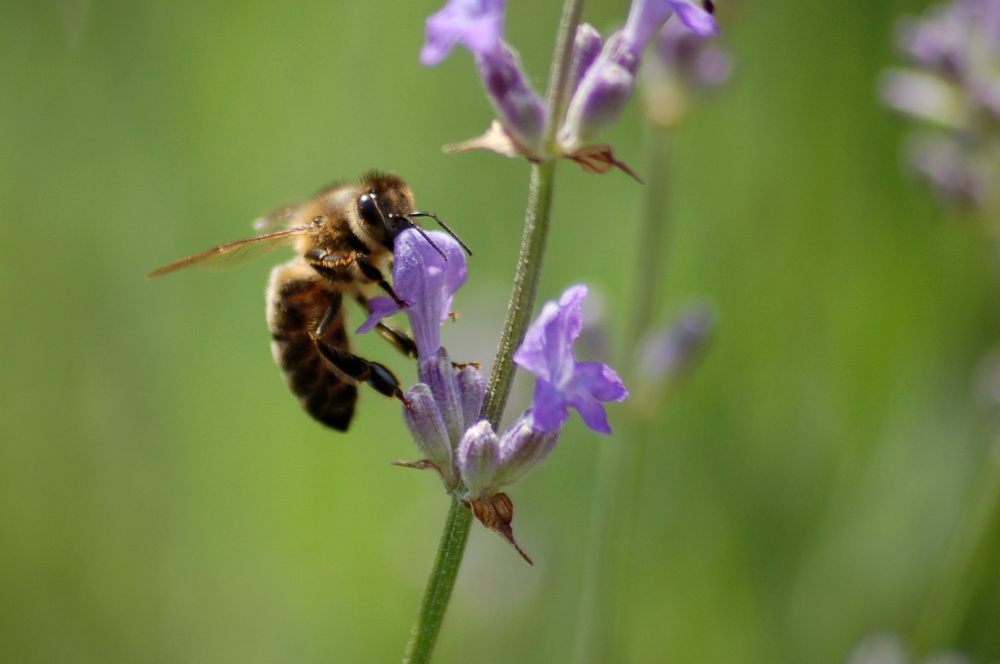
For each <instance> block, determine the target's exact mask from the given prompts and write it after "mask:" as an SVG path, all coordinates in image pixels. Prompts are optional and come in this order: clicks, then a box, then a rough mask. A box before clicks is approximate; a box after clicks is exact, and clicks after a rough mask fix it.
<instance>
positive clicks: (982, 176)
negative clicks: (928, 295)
mask: <svg viewBox="0 0 1000 664" xmlns="http://www.w3.org/2000/svg"><path fill="white" fill-rule="evenodd" d="M897 43H898V46H899V48H900V50H901V51H902V54H903V56H904V57H905V58H906V59H907V60H908V64H909V65H910V66H909V67H906V68H902V67H899V68H893V69H890V70H888V71H887V72H885V73H884V74H883V76H882V78H881V80H880V82H879V88H880V90H879V92H880V94H881V97H882V100H883V102H884V103H885V104H886V105H888V106H890V107H891V108H893V109H894V110H896V111H898V112H900V113H901V114H902V115H904V116H906V117H908V118H909V119H910V120H911V121H913V122H914V126H915V130H914V132H913V134H912V135H911V137H910V138H909V139H908V149H907V150H906V159H907V162H908V165H909V167H910V168H911V169H912V170H913V171H915V172H916V174H917V175H918V176H920V177H921V178H923V179H926V180H927V181H928V182H929V184H930V185H931V187H932V189H933V190H934V192H935V193H936V194H938V195H939V196H940V197H941V198H943V199H944V201H945V202H948V203H957V204H960V205H964V206H968V207H970V208H971V209H972V210H973V211H975V210H976V209H978V210H979V211H981V212H985V213H987V214H991V212H990V211H991V210H994V209H995V207H996V205H997V201H998V200H1000V196H998V194H997V193H996V192H997V186H996V181H997V180H996V178H997V173H996V167H995V164H997V163H998V162H1000V148H998V147H997V146H998V145H1000V129H998V128H1000V0H952V1H951V2H945V3H942V4H939V5H937V6H934V7H931V8H930V9H928V10H927V12H926V13H925V14H924V15H923V16H921V17H919V18H915V17H906V18H904V19H902V20H901V21H900V22H899V27H898V30H897Z"/></svg>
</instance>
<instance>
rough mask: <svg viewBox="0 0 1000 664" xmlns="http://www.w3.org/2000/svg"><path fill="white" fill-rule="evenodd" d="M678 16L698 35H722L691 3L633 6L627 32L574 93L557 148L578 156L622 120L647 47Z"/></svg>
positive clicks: (654, 0) (650, 1)
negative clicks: (590, 142) (597, 137)
mask: <svg viewBox="0 0 1000 664" xmlns="http://www.w3.org/2000/svg"><path fill="white" fill-rule="evenodd" d="M707 7H711V5H710V4H708V5H707ZM675 12H676V14H677V17H678V18H679V19H680V21H681V22H682V23H683V24H684V26H686V28H687V29H688V30H689V31H691V32H692V33H694V34H696V35H699V36H702V37H706V36H709V35H713V34H715V33H717V32H718V30H719V29H718V25H717V24H716V23H715V19H714V18H712V14H711V12H710V11H709V9H704V8H702V7H700V6H698V5H695V4H692V3H690V2H685V1H683V0H635V1H634V2H633V3H632V7H631V9H630V10H629V15H628V19H627V20H626V21H625V27H624V28H622V29H621V30H620V31H618V32H616V33H614V34H613V35H611V37H609V38H608V41H607V42H606V43H605V44H604V48H603V50H602V51H601V54H600V56H598V58H597V61H596V62H595V63H594V64H593V65H592V66H591V67H590V68H589V70H588V71H587V73H586V75H585V76H584V77H583V79H582V80H581V81H580V84H579V85H578V86H577V88H576V91H575V92H574V93H573V97H572V99H571V100H570V104H569V108H568V109H567V111H566V118H565V121H564V122H563V124H562V126H561V127H560V129H559V136H558V140H559V145H560V147H561V148H562V149H563V151H564V152H567V153H572V152H574V151H576V150H577V149H579V148H580V147H581V146H582V145H583V144H584V143H585V142H586V141H587V140H589V139H590V138H591V137H592V136H594V135H595V134H597V133H598V132H599V131H601V130H602V129H604V128H606V127H607V126H608V125H610V124H612V123H613V122H614V121H615V120H616V119H617V118H618V116H619V115H620V114H621V111H622V109H623V108H624V107H625V103H626V102H627V101H628V99H629V97H630V96H631V94H632V88H633V84H634V82H635V73H636V70H638V68H639V63H640V61H641V60H642V53H643V51H644V50H645V48H646V45H647V44H648V43H649V42H650V41H651V40H652V38H653V36H654V35H655V34H656V33H657V31H659V30H660V28H661V27H663V25H664V23H665V22H666V21H667V19H668V18H670V17H671V16H672V15H673V14H674V13H675Z"/></svg>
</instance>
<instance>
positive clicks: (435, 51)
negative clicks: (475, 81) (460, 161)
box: [420, 0, 545, 151]
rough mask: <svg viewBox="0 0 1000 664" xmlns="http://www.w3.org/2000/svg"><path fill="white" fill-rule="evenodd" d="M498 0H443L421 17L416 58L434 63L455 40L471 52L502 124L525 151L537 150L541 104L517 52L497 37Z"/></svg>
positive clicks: (542, 116)
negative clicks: (422, 25)
mask: <svg viewBox="0 0 1000 664" xmlns="http://www.w3.org/2000/svg"><path fill="white" fill-rule="evenodd" d="M503 12H504V4H503V1H502V0H449V2H448V4H447V5H445V7H444V8H443V9H442V10H441V11H439V12H437V13H436V14H434V15H433V16H431V17H430V18H429V19H427V33H426V34H427V41H426V42H425V44H424V47H423V49H422V50H421V52H420V61H421V62H422V63H423V64H425V65H436V64H438V63H439V62H441V61H442V60H444V59H445V58H446V57H447V56H448V54H449V53H451V49H452V48H453V47H454V45H455V44H456V43H459V44H462V45H463V46H465V47H466V48H467V49H469V51H470V52H471V53H472V55H473V57H474V58H475V61H476V68H477V69H478V70H479V77H480V79H481V80H482V82H483V87H485V88H486V94H487V96H488V97H489V99H490V103H491V104H492V105H493V108H494V109H495V110H496V112H497V115H499V116H500V119H501V120H502V121H503V124H504V127H505V128H506V129H507V131H509V132H510V133H511V134H512V135H513V137H514V138H515V139H517V141H518V143H520V144H521V146H523V147H524V148H525V149H527V150H529V151H538V150H539V149H540V146H539V141H540V139H541V136H542V131H543V130H544V128H545V106H544V104H543V103H542V98H541V97H540V96H539V95H538V93H536V92H535V90H534V89H533V88H532V87H531V82H530V80H529V79H528V77H527V75H526V74H525V73H524V70H523V69H522V68H521V63H520V60H519V59H518V57H517V53H516V52H515V51H514V50H513V49H512V48H510V47H509V46H508V45H507V44H506V43H504V41H503Z"/></svg>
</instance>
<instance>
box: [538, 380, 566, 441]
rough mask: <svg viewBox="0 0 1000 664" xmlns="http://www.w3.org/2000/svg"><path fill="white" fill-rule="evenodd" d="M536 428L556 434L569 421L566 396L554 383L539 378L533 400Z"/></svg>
mask: <svg viewBox="0 0 1000 664" xmlns="http://www.w3.org/2000/svg"><path fill="white" fill-rule="evenodd" d="M532 403H533V405H534V406H533V410H534V419H535V424H536V426H537V427H538V428H539V429H541V430H542V431H547V432H554V431H559V429H560V428H562V425H563V422H565V421H566V420H567V419H569V409H568V408H567V403H568V402H567V400H566V396H565V395H564V394H563V393H562V392H561V391H560V390H559V389H558V388H557V387H555V386H554V385H552V383H549V382H548V381H546V380H544V379H543V378H539V379H538V382H537V383H536V384H535V396H534V398H533V400H532Z"/></svg>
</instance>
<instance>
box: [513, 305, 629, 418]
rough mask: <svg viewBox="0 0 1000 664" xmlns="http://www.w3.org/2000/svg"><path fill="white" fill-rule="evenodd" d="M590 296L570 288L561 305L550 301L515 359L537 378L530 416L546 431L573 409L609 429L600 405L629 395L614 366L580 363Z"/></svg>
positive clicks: (533, 324) (529, 331)
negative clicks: (578, 346)
mask: <svg viewBox="0 0 1000 664" xmlns="http://www.w3.org/2000/svg"><path fill="white" fill-rule="evenodd" d="M586 295H587V287H586V286H572V287H570V288H568V289H567V290H566V292H564V293H563V294H562V296H561V297H560V298H559V301H558V303H556V302H547V303H546V304H545V306H544V307H542V311H541V313H540V314H539V315H538V318H537V319H536V320H535V322H534V323H532V325H531V327H529V328H528V331H527V332H526V333H525V336H524V341H523V342H522V343H521V347H520V348H518V349H517V352H516V353H514V362H515V363H516V364H517V365H518V366H520V367H522V368H524V369H527V370H528V371H530V372H531V373H533V374H535V375H536V376H537V377H538V383H537V384H536V386H535V396H534V402H533V409H532V410H531V415H532V417H533V420H534V424H535V426H537V427H538V429H540V430H542V431H548V432H553V431H558V430H559V429H560V427H562V424H563V422H565V421H566V419H567V418H568V417H569V408H570V407H572V408H575V409H576V410H577V411H578V412H579V413H580V417H582V418H583V421H584V423H586V425H587V426H588V427H590V428H591V429H593V430H594V431H596V432H598V433H611V427H610V426H609V425H608V419H607V414H606V413H605V411H604V406H602V405H601V404H602V402H607V401H623V400H624V399H625V398H626V397H628V391H627V390H626V389H625V385H624V384H623V383H622V381H621V379H620V378H619V377H618V374H617V373H615V371H614V369H612V368H611V367H609V366H608V365H606V364H602V363H600V362H577V361H576V354H575V352H574V349H573V342H574V341H575V340H576V338H577V337H578V336H580V330H581V327H582V322H583V317H582V313H581V306H582V303H583V299H584V297H586Z"/></svg>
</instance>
